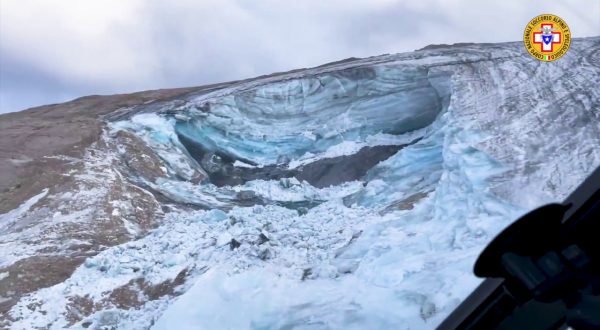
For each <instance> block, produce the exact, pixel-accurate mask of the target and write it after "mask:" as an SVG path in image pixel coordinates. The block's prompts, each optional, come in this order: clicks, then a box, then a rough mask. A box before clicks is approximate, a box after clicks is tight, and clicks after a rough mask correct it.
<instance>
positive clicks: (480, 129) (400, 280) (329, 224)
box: [10, 38, 600, 329]
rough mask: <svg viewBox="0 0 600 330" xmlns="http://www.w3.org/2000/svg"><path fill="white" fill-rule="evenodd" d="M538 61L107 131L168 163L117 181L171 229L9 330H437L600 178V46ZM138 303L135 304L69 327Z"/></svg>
mask: <svg viewBox="0 0 600 330" xmlns="http://www.w3.org/2000/svg"><path fill="white" fill-rule="evenodd" d="M524 52H525V51H524V50H523V49H522V47H521V45H520V44H518V43H505V44H489V45H475V44H474V45H463V46H453V47H432V48H427V49H424V50H420V51H416V52H413V53H405V54H395V55H383V56H378V57H372V58H366V59H361V60H356V61H350V62H342V63H336V64H332V65H325V66H323V67H318V68H313V69H307V70H302V71H298V72H292V73H287V74H284V75H278V76H270V77H264V78H259V79H255V80H249V81H243V82H239V83H236V84H232V85H230V86H226V87H223V88H218V89H215V90H210V91H208V92H201V93H200V92H198V93H194V92H192V93H189V94H187V95H186V96H184V97H180V98H178V99H176V100H172V99H171V100H163V101H157V102H152V103H149V104H142V105H139V106H135V107H132V108H128V109H124V110H123V111H120V112H118V113H116V114H115V115H112V116H108V117H107V119H106V121H107V125H106V129H105V131H104V133H103V135H102V139H103V140H104V141H105V142H104V143H105V144H106V145H111V144H110V143H111V142H110V141H116V140H117V136H119V134H124V132H126V133H127V134H131V135H132V136H134V137H135V138H137V139H139V140H140V141H142V142H143V144H144V145H145V146H147V147H148V148H149V149H148V150H151V153H152V154H153V155H155V156H156V157H157V159H160V163H161V164H160V169H157V170H156V171H155V172H152V173H153V174H152V175H149V174H148V173H150V172H149V171H144V170H140V168H139V167H134V166H129V167H127V166H125V167H124V168H125V169H123V170H121V171H120V172H119V175H121V176H123V177H125V178H127V180H129V181H130V182H132V183H133V184H135V185H136V186H138V187H140V189H143V190H144V191H146V192H147V193H149V194H151V195H153V196H156V198H157V201H158V202H159V203H160V204H161V205H162V211H163V212H164V219H163V221H162V223H161V224H160V225H159V226H158V227H157V228H156V229H154V230H152V231H150V232H149V233H148V234H147V235H145V236H143V237H138V238H137V239H135V240H132V241H130V242H126V243H124V244H120V245H117V246H113V247H109V248H107V249H105V250H104V251H102V252H100V253H99V254H97V255H95V256H91V257H89V258H87V259H86V260H85V262H84V263H83V264H82V265H81V266H80V267H78V268H77V269H76V270H75V272H74V273H73V274H72V275H71V276H70V277H69V278H68V279H67V280H65V281H64V282H62V283H59V284H56V285H54V286H51V287H47V288H43V289H40V290H38V291H35V292H33V293H31V294H29V295H27V296H25V297H23V298H22V299H20V301H19V302H18V303H17V304H16V305H15V306H14V307H13V308H12V309H11V311H10V313H11V316H12V318H13V320H14V321H13V322H12V323H11V328H13V329H27V328H32V327H46V326H49V327H50V328H62V327H65V326H69V327H76V328H77V327H84V328H90V327H91V328H94V329H101V328H103V327H115V328H123V329H138V328H139V329H146V328H152V329H171V328H173V327H174V326H176V327H178V328H181V329H282V328H283V329H291V328H294V329H339V328H345V329H384V328H396V329H431V328H434V327H435V326H436V325H437V324H438V323H439V322H441V321H442V320H443V318H444V317H445V316H446V315H448V314H449V313H450V312H451V311H452V310H453V309H454V308H455V307H456V306H457V305H458V304H459V303H460V302H461V301H462V299H464V298H465V297H466V296H467V295H468V294H469V293H470V292H471V291H472V290H473V288H475V287H476V286H477V284H478V283H479V282H480V279H477V278H475V277H474V276H473V275H472V271H471V270H472V265H473V263H474V260H475V258H476V257H477V255H478V254H479V252H480V251H481V250H482V248H483V247H484V246H485V245H486V244H487V243H488V242H489V241H490V240H491V239H492V238H493V237H494V235H495V234H497V233H498V232H499V231H500V230H501V229H503V228H504V227H506V226H507V225H508V224H510V223H511V222H512V221H513V220H515V219H516V218H517V217H518V216H520V215H522V214H523V213H524V212H527V211H529V210H531V209H532V208H535V207H537V206H539V205H542V204H544V203H547V202H551V201H557V200H561V199H562V198H564V197H565V196H566V195H567V194H568V193H569V192H570V191H571V190H572V189H574V188H575V187H576V186H577V184H578V183H579V182H580V181H581V180H582V179H583V178H585V176H586V175H587V174H588V173H590V172H591V171H592V170H593V169H594V168H595V167H596V166H598V165H600V90H599V89H598V86H599V85H600V38H587V39H577V40H575V41H574V42H573V46H572V49H571V50H570V51H569V53H567V55H566V56H565V57H564V58H563V59H561V60H560V61H556V62H552V63H542V62H538V61H536V60H534V59H532V58H530V57H528V56H524V55H523V54H524ZM105 152H107V153H110V154H111V155H113V156H114V157H120V156H119V155H126V154H127V151H126V150H125V149H123V148H122V146H119V144H118V143H116V144H115V148H114V149H109V150H106V151H105ZM149 152H150V151H149ZM146 156H148V155H146ZM141 157H142V158H144V157H143V155H142V156H141ZM148 157H149V156H148ZM46 193H47V192H46ZM27 207H29V205H28V206H27ZM132 230H133V229H132ZM142 279H143V282H140V281H142ZM136 281H137V282H136ZM132 283H137V284H135V285H132ZM164 283H170V284H173V283H174V284H173V289H172V292H171V294H169V295H164V296H160V297H158V298H155V299H152V298H148V296H149V295H150V294H149V293H148V292H147V291H144V290H145V289H144V288H145V287H151V286H153V285H154V286H160V285H163V284H164ZM123 287H133V288H134V289H135V290H137V291H135V292H137V293H136V294H138V295H139V296H140V297H138V298H136V299H137V300H136V301H137V303H136V304H134V305H135V306H125V307H123V306H119V305H115V304H112V305H111V304H107V305H102V304H101V303H98V304H100V305H102V306H100V307H98V308H96V309H95V310H93V311H89V312H87V313H83V312H82V314H83V315H82V316H81V317H79V318H77V319H75V321H72V320H69V319H68V318H67V317H65V315H66V314H67V313H68V312H69V311H70V309H72V308H73V307H72V304H71V302H72V299H73V298H72V297H86V299H88V300H89V301H91V302H92V304H94V303H97V302H102V301H104V300H103V299H105V298H106V297H107V296H108V295H109V294H110V292H111V290H114V289H116V288H123ZM32 305H35V306H36V307H35V308H31V306H32Z"/></svg>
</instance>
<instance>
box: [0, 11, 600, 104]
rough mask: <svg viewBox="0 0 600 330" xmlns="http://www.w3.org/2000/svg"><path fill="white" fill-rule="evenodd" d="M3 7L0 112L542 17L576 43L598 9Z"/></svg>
mask: <svg viewBox="0 0 600 330" xmlns="http://www.w3.org/2000/svg"><path fill="white" fill-rule="evenodd" d="M10 1H11V0H7V1H2V2H1V3H0V6H1V8H0V9H1V10H0V113H1V112H9V111H17V110H20V109H24V108H26V107H31V106H35V105H41V104H45V103H56V102H63V101H66V100H68V99H71V98H74V97H77V96H83V95H88V94H110V93H124V92H131V91H136V90H143V89H153V88H169V87H181V86H194V85H202V84H207V83H213V82H220V81H226V80H233V79H241V78H247V77H252V76H256V75H260V74H267V73H271V72H275V71H284V70H290V69H295V68H301V67H309V66H316V65H320V64H322V63H325V62H330V61H335V60H339V59H342V58H347V57H350V56H357V57H364V56H371V55H378V54H382V53H394V52H403V51H411V50H414V49H417V48H421V47H423V46H426V45H428V44H432V43H454V42H500V41H511V40H520V38H521V36H522V29H523V26H524V25H525V23H526V22H527V21H528V20H529V19H530V18H532V17H533V16H535V15H537V14H539V13H542V12H553V13H556V14H557V15H560V16H562V17H563V18H565V19H566V20H567V22H568V23H569V25H570V26H571V28H572V30H573V31H574V34H575V36H591V35H598V34H600V22H599V19H600V18H599V17H600V1H594V2H592V1H587V0H565V1H561V2H560V3H544V4H543V6H541V4H542V3H533V2H531V3H525V2H523V1H520V0H512V1H502V2H484V1H475V0H471V1H463V2H457V1H451V2H448V1H442V0H415V1H401V0H373V1H349V0H346V1H342V0H329V1H316V0H315V1H296V2H292V1H276V0H262V1H249V0H223V1H218V2H208V1H192V0H179V1H176V2H175V1H142V0H131V1H126V2H123V1H110V0H105V1H99V0H92V1H90V2H89V3H92V4H94V5H95V7H94V8H93V9H90V11H92V10H98V9H103V10H99V12H98V13H97V14H95V13H94V12H90V11H86V8H84V7H83V5H81V2H77V4H78V6H73V4H75V2H72V3H71V2H68V1H66V2H52V3H48V2H42V1H37V0H21V1H16V0H13V2H10ZM21 4H27V5H29V6H31V8H34V9H36V10H31V12H26V13H25V14H23V12H22V11H23V10H22V8H23V7H20V6H21ZM49 6H51V7H49ZM49 8H50V9H51V10H50V9H49ZM73 8H75V9H73ZM84 14H85V15H84ZM18 15H21V16H18ZM86 15H87V16H86ZM90 15H92V16H90ZM29 16H31V17H29ZM15 17H17V18H15ZM85 19H88V20H89V21H90V22H87V21H85ZM6 22H9V23H6ZM80 26H81V27H82V28H81V29H79V28H78V27H80Z"/></svg>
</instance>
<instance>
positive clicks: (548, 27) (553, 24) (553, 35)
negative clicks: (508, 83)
mask: <svg viewBox="0 0 600 330" xmlns="http://www.w3.org/2000/svg"><path fill="white" fill-rule="evenodd" d="M523 42H524V43H525V49H526V50H527V52H529V54H531V56H533V57H535V58H537V59H538V60H540V61H544V62H551V61H555V60H558V59H559V58H561V57H562V56H563V55H565V53H566V52H567V51H568V50H569V47H570V46H571V30H569V26H568V25H567V23H566V22H565V21H564V20H563V19H562V18H560V17H558V16H556V15H552V14H542V15H539V16H536V17H535V18H534V19H532V20H531V21H529V23H528V24H527V26H526V27H525V33H524V34H523Z"/></svg>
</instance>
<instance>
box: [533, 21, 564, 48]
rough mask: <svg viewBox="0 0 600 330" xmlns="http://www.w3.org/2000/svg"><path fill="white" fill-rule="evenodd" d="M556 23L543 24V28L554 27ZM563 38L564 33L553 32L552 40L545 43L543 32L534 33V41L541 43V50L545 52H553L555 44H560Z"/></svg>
mask: <svg viewBox="0 0 600 330" xmlns="http://www.w3.org/2000/svg"><path fill="white" fill-rule="evenodd" d="M553 26H554V25H553V24H552V23H549V24H542V29H543V28H544V27H547V28H549V29H552V27H553ZM561 40H562V33H560V32H552V41H550V42H548V43H545V42H544V40H543V38H542V32H534V33H533V43H534V44H538V45H540V46H541V47H540V50H541V51H542V52H543V53H551V52H553V51H554V44H559V43H560V42H561Z"/></svg>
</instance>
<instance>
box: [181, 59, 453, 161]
mask: <svg viewBox="0 0 600 330" xmlns="http://www.w3.org/2000/svg"><path fill="white" fill-rule="evenodd" d="M441 108H442V105H441V100H440V97H439V96H438V94H437V91H436V90H435V88H434V87H432V85H431V84H430V82H429V80H428V77H427V71H425V70H419V69H414V68H410V67H408V68H403V67H385V66H381V67H375V68H372V67H369V68H357V69H352V70H348V71H340V72H337V73H335V74H334V73H332V74H326V75H318V76H312V77H305V78H302V79H295V80H289V81H281V82H277V83H273V84H268V85H265V86H259V87H257V88H254V89H251V90H246V91H241V92H239V93H236V94H234V95H227V96H224V97H221V98H218V99H213V100H210V99H209V100H206V101H203V102H202V103H201V104H200V105H194V106H192V109H191V110H189V111H188V112H187V113H186V114H187V115H188V116H189V117H188V118H189V119H188V120H186V121H178V122H177V124H176V125H175V129H176V131H177V133H178V134H179V135H181V136H184V137H185V138H187V139H189V140H191V141H193V142H195V143H198V144H200V145H202V146H203V147H204V148H205V149H207V150H209V151H218V152H220V153H222V154H224V155H227V156H230V157H232V158H234V159H239V160H243V161H246V162H248V163H251V164H262V165H267V164H276V163H278V162H281V161H282V160H289V159H295V158H298V157H300V156H302V155H304V154H305V153H307V152H310V153H321V152H324V151H326V150H327V149H328V148H330V147H332V146H334V145H337V144H339V143H341V142H343V141H355V142H364V141H365V139H367V138H368V137H369V136H372V135H374V134H376V133H384V134H393V135H399V134H402V133H406V132H410V131H414V130H416V129H419V128H423V127H425V126H428V125H429V124H430V123H431V122H432V121H433V120H434V118H435V117H436V116H437V114H438V113H439V112H440V110H441Z"/></svg>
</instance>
